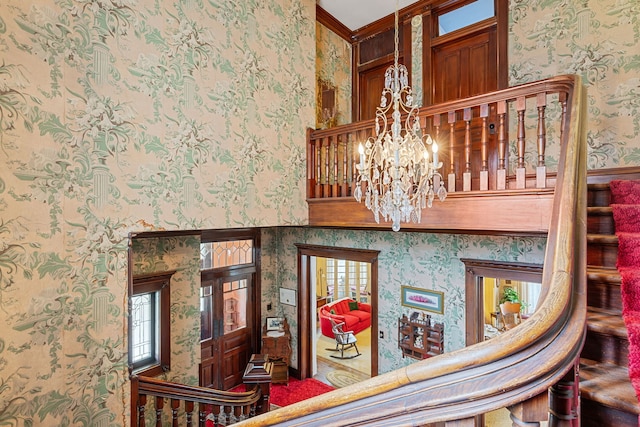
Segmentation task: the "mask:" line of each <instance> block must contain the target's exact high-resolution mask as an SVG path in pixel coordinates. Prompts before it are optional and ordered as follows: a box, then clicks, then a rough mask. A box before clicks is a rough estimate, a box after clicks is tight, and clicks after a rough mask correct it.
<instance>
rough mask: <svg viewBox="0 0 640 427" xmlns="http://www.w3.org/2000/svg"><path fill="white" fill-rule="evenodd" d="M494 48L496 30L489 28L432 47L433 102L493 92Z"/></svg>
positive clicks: (494, 88) (494, 73)
mask: <svg viewBox="0 0 640 427" xmlns="http://www.w3.org/2000/svg"><path fill="white" fill-rule="evenodd" d="M496 46H497V42H496V30H495V28H494V27H490V28H487V29H484V30H482V31H481V32H479V33H476V34H475V35H467V36H465V37H463V38H455V39H452V40H449V41H448V42H446V43H442V44H438V45H437V46H435V47H433V50H432V56H433V61H432V64H433V76H434V83H435V84H434V86H433V88H432V89H433V102H434V103H435V104H439V103H441V102H446V101H451V100H454V99H461V98H467V97H469V96H473V95H479V94H481V93H485V92H487V91H491V90H496V89H497V86H498V79H497V75H496V61H497V59H496V53H497V49H496Z"/></svg>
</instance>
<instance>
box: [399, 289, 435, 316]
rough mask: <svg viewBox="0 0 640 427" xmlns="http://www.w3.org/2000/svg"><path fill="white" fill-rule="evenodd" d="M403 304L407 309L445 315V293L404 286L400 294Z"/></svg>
mask: <svg viewBox="0 0 640 427" xmlns="http://www.w3.org/2000/svg"><path fill="white" fill-rule="evenodd" d="M400 299H401V303H402V305H403V306H405V307H411V308H417V309H419V310H425V311H431V312H433V313H438V314H443V313H444V292H439V291H433V290H430V289H422V288H414V287H411V286H405V285H403V286H402V287H401V292H400Z"/></svg>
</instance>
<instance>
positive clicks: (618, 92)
mask: <svg viewBox="0 0 640 427" xmlns="http://www.w3.org/2000/svg"><path fill="white" fill-rule="evenodd" d="M509 11H510V32H509V53H508V55H509V84H510V85H516V84H520V83H525V82H530V81H534V80H539V79H543V78H546V77H551V76H555V75H559V74H578V75H580V76H582V79H583V82H584V84H585V85H586V87H587V95H588V102H587V104H588V107H587V108H588V123H589V124H588V136H587V139H588V144H589V146H588V149H587V152H588V168H589V169H602V168H614V167H624V166H637V165H639V164H640V137H639V136H638V135H639V133H640V48H639V47H638V45H639V43H640V2H638V1H637V0H604V1H596V0H580V1H579V0H569V1H553V0H534V1H529V0H511V1H510V3H509ZM556 160H557V158H556ZM552 162H554V160H553V159H552Z"/></svg>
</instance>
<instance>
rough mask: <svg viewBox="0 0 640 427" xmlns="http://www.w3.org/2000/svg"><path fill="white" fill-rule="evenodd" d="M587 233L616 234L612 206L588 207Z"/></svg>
mask: <svg viewBox="0 0 640 427" xmlns="http://www.w3.org/2000/svg"><path fill="white" fill-rule="evenodd" d="M587 233H590V234H615V222H614V221H613V210H612V209H611V207H610V206H592V207H587Z"/></svg>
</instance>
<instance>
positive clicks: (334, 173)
mask: <svg viewBox="0 0 640 427" xmlns="http://www.w3.org/2000/svg"><path fill="white" fill-rule="evenodd" d="M339 151H340V135H336V136H334V137H333V138H331V154H332V156H331V186H330V187H329V188H330V191H331V197H337V196H338V154H339Z"/></svg>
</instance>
